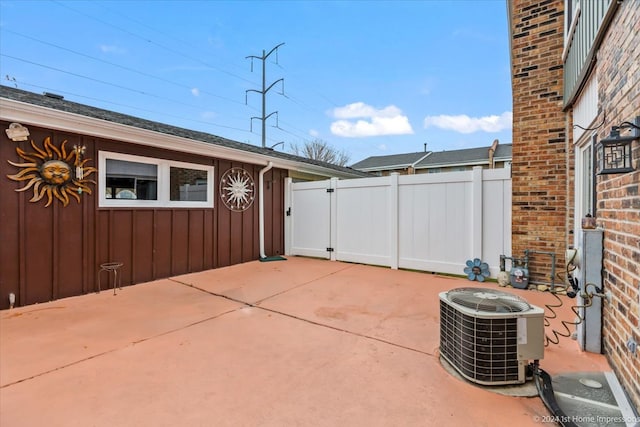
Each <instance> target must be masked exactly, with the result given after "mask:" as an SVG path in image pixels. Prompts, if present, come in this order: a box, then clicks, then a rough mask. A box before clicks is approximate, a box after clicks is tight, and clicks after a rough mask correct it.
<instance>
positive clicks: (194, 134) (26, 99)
mask: <svg viewBox="0 0 640 427" xmlns="http://www.w3.org/2000/svg"><path fill="white" fill-rule="evenodd" d="M0 100H1V101H2V108H1V109H0V118H2V119H4V120H8V121H23V122H27V123H29V122H30V123H34V122H33V121H30V120H29V119H30V118H31V117H32V116H31V115H29V112H30V110H29V109H23V110H22V111H19V112H14V114H11V112H10V111H9V110H11V108H9V106H13V107H15V108H14V110H18V109H19V108H18V107H19V106H20V105H19V104H16V103H11V102H6V101H5V100H10V101H15V102H17V103H21V104H29V105H32V106H37V107H42V108H46V109H50V110H56V111H59V112H62V113H68V114H72V115H75V116H81V117H83V118H84V117H86V118H89V119H96V120H99V121H103V122H108V123H110V124H114V125H116V126H118V127H128V129H129V130H131V129H132V128H133V129H139V130H144V131H150V132H154V133H159V134H162V135H166V136H169V137H177V138H171V140H172V141H175V142H176V144H178V145H181V146H183V148H186V147H187V145H188V144H185V142H189V141H196V142H201V143H206V144H210V145H212V146H214V147H215V148H217V147H219V148H221V149H223V150H222V152H224V153H228V154H230V155H232V156H235V157H238V156H242V155H243V154H246V155H248V156H249V157H250V158H251V159H253V160H254V161H255V160H257V159H260V160H262V162H261V163H266V162H267V161H273V163H274V166H277V167H282V168H287V169H294V170H299V171H302V172H307V173H322V174H324V175H329V176H339V177H360V176H369V175H368V174H365V173H363V172H360V171H357V170H355V169H352V168H349V167H342V166H337V165H334V164H331V163H326V162H322V161H319V160H313V159H307V158H304V157H300V156H295V155H293V154H289V153H285V152H281V151H275V150H273V149H270V148H262V147H259V146H255V145H251V144H246V143H242V142H238V141H233V140H230V139H226V138H223V137H220V136H217V135H212V134H209V133H205V132H200V131H194V130H190V129H185V128H181V127H177V126H172V125H168V124H164V123H160V122H154V121H151V120H146V119H142V118H139V117H134V116H130V115H126V114H122V113H117V112H115V111H109V110H104V109H101V108H96V107H91V106H89V105H84V104H79V103H76V102H72V101H67V100H64V99H60V97H52V96H47V95H40V94H36V93H33V92H28V91H24V90H21V89H16V88H12V87H8V86H2V85H0ZM33 117H35V114H34V115H33ZM40 118H41V120H39V122H36V123H34V124H37V125H43V126H49V127H52V128H58V129H61V130H69V129H67V128H63V127H62V125H58V124H57V123H58V122H56V121H55V120H47V118H46V116H45V115H40ZM40 122H41V123H40ZM116 126H109V125H107V126H105V128H104V129H102V131H101V132H102V133H98V132H99V130H98V129H96V128H95V127H94V126H90V124H89V123H87V124H86V125H85V126H84V127H83V126H82V124H79V125H78V126H74V128H77V130H78V132H83V133H87V134H92V135H97V136H105V137H106V136H109V135H107V134H106V133H105V132H107V131H108V130H109V129H110V130H112V131H116V130H118V129H116ZM118 134H119V137H120V138H122V139H125V140H126V139H127V136H126V132H123V131H122V130H121V129H120V130H119V131H118ZM134 139H135V138H134V137H132V138H131V139H130V140H129V142H139V143H142V142H141V141H142V139H141V141H137V140H134ZM185 140H188V141H185ZM214 147H211V148H214ZM164 148H171V147H167V146H165V147H164ZM194 149H195V148H194ZM194 152H195V151H194ZM198 152H199V153H201V154H205V155H206V154H209V155H211V156H220V155H221V154H220V153H214V152H211V153H207V152H203V151H202V147H200V151H198ZM249 161H251V160H249Z"/></svg>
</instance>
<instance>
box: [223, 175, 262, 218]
mask: <svg viewBox="0 0 640 427" xmlns="http://www.w3.org/2000/svg"><path fill="white" fill-rule="evenodd" d="M220 198H221V199H222V202H223V203H224V205H225V206H226V207H227V208H229V210H232V211H234V212H242V211H244V210H247V209H249V207H250V206H251V205H252V204H253V200H254V198H255V184H254V182H253V177H252V176H251V174H250V173H249V172H247V171H246V170H244V169H242V168H231V169H229V170H228V171H226V172H225V173H224V174H223V175H222V178H221V179H220Z"/></svg>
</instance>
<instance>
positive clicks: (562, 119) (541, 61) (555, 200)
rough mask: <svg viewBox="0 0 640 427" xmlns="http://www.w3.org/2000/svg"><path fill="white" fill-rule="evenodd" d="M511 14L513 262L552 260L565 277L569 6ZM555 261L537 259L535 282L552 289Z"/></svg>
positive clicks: (549, 0) (527, 0)
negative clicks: (564, 61) (566, 31)
mask: <svg viewBox="0 0 640 427" xmlns="http://www.w3.org/2000/svg"><path fill="white" fill-rule="evenodd" d="M511 7H512V10H511V13H512V21H511V26H512V28H511V32H512V38H511V45H512V49H511V52H512V76H513V77H512V90H513V117H514V123H513V164H512V176H513V179H512V185H513V207H512V230H513V236H512V254H513V256H515V257H520V256H522V254H523V251H524V250H525V249H530V250H534V251H541V252H553V253H555V254H556V255H557V258H558V259H557V262H556V267H557V269H558V271H562V269H563V267H564V252H565V248H566V246H567V244H569V243H570V239H569V230H571V228H572V220H571V217H572V208H571V206H572V205H573V199H572V196H571V195H572V194H573V191H572V188H573V181H572V178H571V176H572V173H570V172H572V171H571V170H570V168H572V167H573V163H572V160H571V159H572V158H573V153H572V147H571V144H570V143H569V141H570V136H571V135H570V134H568V132H567V129H571V127H570V126H568V124H567V122H566V120H567V119H566V117H567V115H566V114H565V113H564V112H563V110H562V106H563V95H562V94H563V67H562V60H561V56H562V50H563V48H564V39H563V28H564V2H563V0H544V1H542V0H512V1H511ZM550 259H551V258H550V257H549V256H546V255H534V256H533V258H532V259H531V264H530V274H531V280H532V281H538V282H540V281H541V282H549V281H550V273H551V270H550V264H551V263H550Z"/></svg>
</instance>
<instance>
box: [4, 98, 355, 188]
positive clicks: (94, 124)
mask: <svg viewBox="0 0 640 427" xmlns="http://www.w3.org/2000/svg"><path fill="white" fill-rule="evenodd" d="M0 107H1V108H0V118H2V119H3V120H6V121H10V122H22V123H30V124H33V125H36V126H41V127H45V128H49V129H56V130H61V131H67V132H74V133H79V134H85V135H91V136H95V137H100V138H105V139H117V140H120V141H123V142H129V143H134V144H139V145H144V146H148V147H156V148H163V149H167V148H168V149H173V150H177V151H183V152H187V153H191V154H199V155H203V156H208V157H220V158H224V159H229V160H234V161H240V162H247V163H254V164H259V165H267V164H268V163H269V162H272V164H273V166H274V167H277V168H282V169H290V170H295V171H298V172H304V173H310V174H317V175H323V176H332V177H338V178H353V177H360V175H359V174H357V173H353V174H350V173H347V172H342V171H339V170H335V169H331V168H326V167H323V166H320V165H314V164H310V163H304V162H298V161H293V160H286V159H281V158H278V157H275V156H268V155H266V154H261V153H251V152H248V151H243V150H239V149H235V148H230V147H224V146H221V145H217V144H213V143H209V142H204V141H199V140H194V139H189V138H184V137H180V136H175V135H169V134H166V133H162V132H157V131H153V130H148V129H142V128H138V127H135V126H130V125H125V124H121V123H115V122H110V121H107V120H102V119H97V118H93V117H87V116H83V115H80V114H76V113H70V112H66V111H61V110H56V109H53V108H48V107H43V106H39V105H35V104H30V103H25V102H21V101H16V100H12V99H8V98H0Z"/></svg>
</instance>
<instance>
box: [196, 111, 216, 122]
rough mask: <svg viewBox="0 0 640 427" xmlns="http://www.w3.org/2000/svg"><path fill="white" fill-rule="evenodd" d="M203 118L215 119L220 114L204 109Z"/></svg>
mask: <svg viewBox="0 0 640 427" xmlns="http://www.w3.org/2000/svg"><path fill="white" fill-rule="evenodd" d="M200 117H202V119H203V120H213V119H215V118H216V117H218V114H217V113H216V112H215V111H204V112H203V113H201V114H200Z"/></svg>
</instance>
